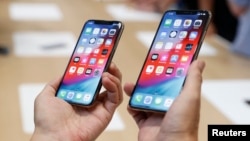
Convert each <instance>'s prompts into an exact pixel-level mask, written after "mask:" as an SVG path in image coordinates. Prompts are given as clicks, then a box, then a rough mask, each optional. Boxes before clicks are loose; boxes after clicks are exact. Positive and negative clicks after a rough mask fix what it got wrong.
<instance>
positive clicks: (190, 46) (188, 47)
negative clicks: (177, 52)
mask: <svg viewBox="0 0 250 141" xmlns="http://www.w3.org/2000/svg"><path fill="white" fill-rule="evenodd" d="M192 48H193V44H187V45H186V47H185V50H186V51H190V50H192Z"/></svg>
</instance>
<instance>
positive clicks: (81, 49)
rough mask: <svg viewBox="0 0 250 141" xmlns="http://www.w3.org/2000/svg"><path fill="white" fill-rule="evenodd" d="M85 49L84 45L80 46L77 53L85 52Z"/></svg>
mask: <svg viewBox="0 0 250 141" xmlns="http://www.w3.org/2000/svg"><path fill="white" fill-rule="evenodd" d="M83 51H84V47H83V46H79V47H78V48H77V50H76V52H77V53H83Z"/></svg>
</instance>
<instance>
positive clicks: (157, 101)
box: [154, 97, 163, 105]
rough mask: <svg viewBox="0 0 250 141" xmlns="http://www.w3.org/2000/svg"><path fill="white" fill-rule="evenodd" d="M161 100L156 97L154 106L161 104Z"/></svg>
mask: <svg viewBox="0 0 250 141" xmlns="http://www.w3.org/2000/svg"><path fill="white" fill-rule="evenodd" d="M162 101H163V99H162V98H161V97H156V98H155V100H154V102H155V104H156V105H160V104H161V103H162Z"/></svg>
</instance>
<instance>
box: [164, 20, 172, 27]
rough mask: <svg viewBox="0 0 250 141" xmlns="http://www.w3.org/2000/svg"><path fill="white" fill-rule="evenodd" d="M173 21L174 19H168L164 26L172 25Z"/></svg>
mask: <svg viewBox="0 0 250 141" xmlns="http://www.w3.org/2000/svg"><path fill="white" fill-rule="evenodd" d="M171 23H172V19H166V21H165V23H164V26H170V25H171Z"/></svg>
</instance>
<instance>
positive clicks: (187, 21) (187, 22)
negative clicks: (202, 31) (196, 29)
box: [183, 19, 192, 27]
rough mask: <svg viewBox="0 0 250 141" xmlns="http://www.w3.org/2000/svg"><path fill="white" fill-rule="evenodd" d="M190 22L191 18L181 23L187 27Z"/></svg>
mask: <svg viewBox="0 0 250 141" xmlns="http://www.w3.org/2000/svg"><path fill="white" fill-rule="evenodd" d="M191 24H192V20H191V19H186V20H185V21H184V23H183V26H184V27H189V26H190V25H191Z"/></svg>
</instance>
